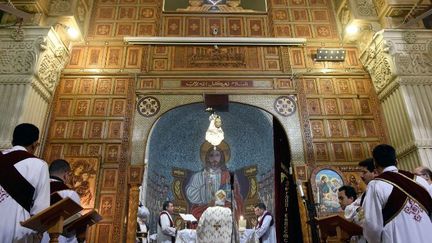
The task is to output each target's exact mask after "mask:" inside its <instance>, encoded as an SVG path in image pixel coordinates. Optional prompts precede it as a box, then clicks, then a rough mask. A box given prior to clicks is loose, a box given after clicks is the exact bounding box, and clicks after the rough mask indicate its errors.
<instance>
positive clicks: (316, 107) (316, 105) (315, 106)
mask: <svg viewBox="0 0 432 243" xmlns="http://www.w3.org/2000/svg"><path fill="white" fill-rule="evenodd" d="M307 110H308V112H309V115H321V106H320V101H319V99H307Z"/></svg>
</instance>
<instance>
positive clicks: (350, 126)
mask: <svg viewBox="0 0 432 243" xmlns="http://www.w3.org/2000/svg"><path fill="white" fill-rule="evenodd" d="M345 123H346V128H347V131H348V136H350V137H360V136H361V130H360V126H359V124H358V121H357V120H346V121H345Z"/></svg>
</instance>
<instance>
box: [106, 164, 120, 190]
mask: <svg viewBox="0 0 432 243" xmlns="http://www.w3.org/2000/svg"><path fill="white" fill-rule="evenodd" d="M117 171H118V169H103V172H102V174H103V176H102V190H112V189H115V187H116V185H117Z"/></svg>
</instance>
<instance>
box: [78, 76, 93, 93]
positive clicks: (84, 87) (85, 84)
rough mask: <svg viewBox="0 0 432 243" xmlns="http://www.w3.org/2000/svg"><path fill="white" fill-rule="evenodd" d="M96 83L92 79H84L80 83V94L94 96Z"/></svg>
mask: <svg viewBox="0 0 432 243" xmlns="http://www.w3.org/2000/svg"><path fill="white" fill-rule="evenodd" d="M94 85H95V81H94V79H91V78H83V79H81V80H80V81H79V89H78V93H79V94H93V93H94Z"/></svg>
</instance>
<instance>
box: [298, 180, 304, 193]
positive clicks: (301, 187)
mask: <svg viewBox="0 0 432 243" xmlns="http://www.w3.org/2000/svg"><path fill="white" fill-rule="evenodd" d="M297 186H298V188H299V191H300V196H301V197H304V193H303V186H302V183H301V181H298V182H297Z"/></svg>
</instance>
